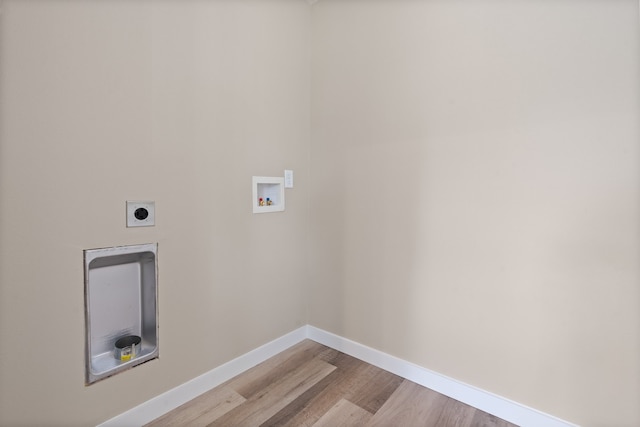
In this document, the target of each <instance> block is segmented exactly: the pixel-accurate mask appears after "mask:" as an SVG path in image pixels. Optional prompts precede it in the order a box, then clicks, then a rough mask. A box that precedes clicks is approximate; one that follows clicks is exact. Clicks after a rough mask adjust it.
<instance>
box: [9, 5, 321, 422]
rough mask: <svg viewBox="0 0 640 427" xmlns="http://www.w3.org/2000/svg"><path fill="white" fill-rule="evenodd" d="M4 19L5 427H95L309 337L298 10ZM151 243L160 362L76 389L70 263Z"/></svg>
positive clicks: (60, 8) (95, 9) (78, 323)
mask: <svg viewBox="0 0 640 427" xmlns="http://www.w3.org/2000/svg"><path fill="white" fill-rule="evenodd" d="M1 7H2V9H1V15H0V43H1V44H0V55H1V58H0V60H1V77H0V91H1V93H2V97H1V98H2V100H1V110H0V120H1V134H0V136H1V139H0V235H1V241H0V337H1V344H0V425H3V426H4V425H6V426H19V425H26V426H34V425H64V426H74V425H77V426H88V425H96V424H98V423H100V422H102V421H105V420H107V419H109V418H111V417H113V416H115V415H118V414H120V413H122V412H124V411H126V410H128V409H130V408H132V407H134V406H136V405H138V404H140V403H142V402H144V401H146V400H148V399H150V398H152V397H154V396H157V395H159V394H161V393H163V392H165V391H167V390H169V389H171V388H172V387H175V386H177V385H179V384H182V383H184V382H185V381H188V380H190V379H192V378H194V377H196V376H197V375H199V374H201V373H203V372H206V371H209V370H210V369H212V368H214V367H216V366H219V365H221V364H222V363H224V362H226V361H228V360H231V359H233V358H234V357H236V356H238V355H241V354H244V353H246V352H247V351H249V350H251V349H254V348H256V347H258V346H259V345H262V344H264V343H265V342H268V341H270V340H272V339H274V338H276V337H279V336H281V335H283V334H285V333H287V332H289V331H291V330H294V329H295V328H297V327H299V326H301V325H304V324H306V314H305V310H306V306H305V302H306V298H305V297H306V289H305V279H306V242H307V231H308V218H307V212H308V210H307V209H308V208H307V204H308V203H307V194H308V180H307V175H308V148H309V144H308V141H309V123H310V119H309V27H310V26H309V19H310V15H309V11H310V9H309V5H308V4H306V3H305V2H301V1H291V0H269V1H265V0H243V1H234V0H222V1H187V2H184V1H107V2H105V1H98V0H95V1H94V0H88V1H63V0H60V1H58V0H46V1H44V0H43V1H28V2H24V1H13V0H6V1H3V2H2V4H1ZM284 169H292V170H294V172H295V188H294V189H291V190H287V192H286V211H285V212H283V213H277V214H275V213H274V214H263V215H253V214H252V201H251V176H252V175H264V176H282V174H283V171H284ZM126 200H154V201H155V202H156V209H157V211H156V224H157V225H156V226H155V227H153V228H136V229H127V228H126V227H125V201H126ZM148 242H158V244H159V254H158V258H159V307H160V358H159V359H158V360H154V361H151V362H148V363H145V364H143V365H141V366H139V367H136V368H134V369H131V370H129V371H127V372H125V373H121V374H118V375H116V376H115V377H112V378H109V379H106V380H103V381H101V382H98V383H96V384H94V385H91V386H88V387H85V385H84V301H83V298H84V296H83V293H84V285H83V261H82V256H83V253H82V251H83V249H89V248H99V247H108V246H117V245H126V244H137V243H148Z"/></svg>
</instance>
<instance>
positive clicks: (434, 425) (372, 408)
mask: <svg viewBox="0 0 640 427" xmlns="http://www.w3.org/2000/svg"><path fill="white" fill-rule="evenodd" d="M147 426H149V427H161V426H203V427H204V426H224V427H229V426H250V427H253V426H263V427H266V426H292V427H299V426H314V427H339V426H367V427H374V426H375V427H381V426H393V427H414V426H415V427H418V426H420V427H516V426H514V424H510V423H508V422H506V421H504V420H501V419H499V418H496V417H494V416H492V415H489V414H487V413H485V412H482V411H480V410H477V409H475V408H472V407H471V406H468V405H465V404H463V403H460V402H458V401H456V400H453V399H450V398H448V397H446V396H443V395H441V394H439V393H436V392H434V391H432V390H429V389H427V388H424V387H422V386H419V385H417V384H415V383H413V382H411V381H409V380H406V379H403V378H401V377H399V376H397V375H394V374H392V373H390V372H387V371H384V370H382V369H380V368H377V367H375V366H373V365H370V364H368V363H365V362H363V361H361V360H358V359H355V358H353V357H351V356H348V355H346V354H344V353H341V352H339V351H336V350H333V349H331V348H328V347H325V346H323V345H321V344H318V343H316V342H314V341H310V340H305V341H302V342H301V343H299V344H297V345H295V346H293V347H291V348H290V349H288V350H286V351H284V352H282V353H280V354H278V355H276V356H274V357H272V358H271V359H269V360H267V361H265V362H264V363H261V364H260V365H258V366H256V367H254V368H252V369H250V370H248V371H246V372H244V373H242V374H241V375H239V376H237V377H235V378H233V379H231V380H229V381H227V382H226V383H224V384H222V385H220V386H218V387H216V388H214V389H212V390H210V391H208V392H207V393H205V394H203V395H201V396H199V397H197V398H196V399H194V400H192V401H190V402H187V403H185V404H184V405H182V406H180V407H179V408H177V409H175V410H173V411H171V412H169V413H168V414H166V415H164V416H162V417H160V418H158V419H157V420H155V421H153V422H151V423H149V424H147Z"/></svg>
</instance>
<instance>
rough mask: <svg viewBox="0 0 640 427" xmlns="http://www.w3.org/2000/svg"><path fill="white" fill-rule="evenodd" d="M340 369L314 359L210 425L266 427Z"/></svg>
mask: <svg viewBox="0 0 640 427" xmlns="http://www.w3.org/2000/svg"><path fill="white" fill-rule="evenodd" d="M335 369H336V367H335V366H333V365H330V364H328V363H326V362H323V361H321V360H318V359H312V360H310V361H308V362H306V363H304V364H302V365H300V366H299V367H298V368H296V369H294V370H293V371H291V372H289V373H288V374H286V375H284V376H283V377H282V378H280V379H278V380H276V381H275V382H273V383H272V384H270V385H267V386H266V387H265V388H264V389H262V390H260V391H259V392H256V393H254V394H253V395H252V396H251V397H250V398H249V399H247V401H246V402H244V403H243V404H241V405H239V406H236V407H235V408H234V409H232V410H231V411H229V412H227V413H226V414H224V415H223V416H222V417H220V418H218V419H216V420H215V421H214V422H212V423H211V424H209V425H210V426H212V427H213V426H224V427H228V426H247V427H254V426H258V425H260V424H262V423H263V422H264V421H266V420H268V419H269V418H271V417H272V416H273V415H274V414H276V413H277V412H278V411H280V410H281V409H282V408H284V407H285V406H287V405H288V404H289V403H291V402H292V401H293V400H295V399H296V398H297V397H298V396H300V395H301V394H302V393H304V392H305V391H306V390H308V389H309V388H310V387H312V386H313V385H314V384H316V383H317V382H318V381H320V380H322V379H323V378H324V377H326V376H327V375H329V374H330V373H331V372H333V371H334V370H335Z"/></svg>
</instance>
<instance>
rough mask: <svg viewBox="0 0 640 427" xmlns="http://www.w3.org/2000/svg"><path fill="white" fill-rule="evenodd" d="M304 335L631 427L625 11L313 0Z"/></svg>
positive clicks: (628, 28)
mask: <svg viewBox="0 0 640 427" xmlns="http://www.w3.org/2000/svg"><path fill="white" fill-rule="evenodd" d="M312 20H313V31H312V37H313V44H312V52H313V62H312V74H313V78H312V145H311V177H312V186H311V190H312V191H311V206H312V209H311V227H312V228H311V230H312V234H311V241H312V245H311V252H310V256H311V259H313V260H314V262H313V263H312V264H311V265H312V269H313V270H312V275H311V277H312V278H313V280H312V291H311V301H312V302H313V303H314V304H312V305H311V309H310V323H311V324H313V325H315V326H318V327H320V328H324V329H327V330H329V331H332V332H335V333H337V334H340V335H343V336H346V337H348V338H351V339H353V340H356V341H358V342H361V343H364V344H366V345H369V346H371V347H374V348H377V349H380V350H383V351H386V352H388V353H391V354H394V355H397V356H399V357H401V358H404V359H407V360H410V361H412V362H415V363H417V364H419V365H421V366H424V367H427V368H429V369H432V370H435V371H437V372H440V373H442V374H445V375H448V376H450V377H453V378H455V379H458V380H461V381H464V382H466V383H469V384H472V385H475V386H478V387H480V388H482V389H485V390H488V391H491V392H494V393H496V394H498V395H501V396H505V397H507V398H510V399H513V400H515V401H517V402H520V403H523V404H525V405H528V406H531V407H534V408H536V409H539V410H542V411H544V412H547V413H550V414H553V415H556V416H558V417H561V418H563V419H566V420H569V421H572V422H575V423H578V424H581V425H584V426H603V427H604V426H608V427H611V426H618V427H621V426H629V427H631V426H638V425H640V405H638V402H640V364H639V363H638V361H639V360H640V292H639V290H638V289H639V283H640V229H639V227H638V224H639V220H638V219H639V218H640V197H639V195H640V188H639V187H640V181H639V178H640V176H639V175H640V174H639V172H640V149H639V148H640V147H639V145H638V141H639V139H638V137H639V136H640V135H639V129H638V113H639V112H640V111H639V110H640V108H639V102H638V96H639V93H640V92H639V89H640V88H639V82H638V76H639V75H640V74H639V71H640V69H639V53H638V52H639V47H640V46H639V40H640V37H639V33H638V28H639V23H638V2H637V1H636V0H615V1H612V0H554V1H547V0H509V1H505V0H484V1H472V0H468V1H458V0H454V1H451V0H430V1H410V0H402V1H376V0H371V1H357V0H322V1H320V2H318V3H317V4H316V5H315V6H314V10H313V17H312Z"/></svg>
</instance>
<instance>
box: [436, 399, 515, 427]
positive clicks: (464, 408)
mask: <svg viewBox="0 0 640 427" xmlns="http://www.w3.org/2000/svg"><path fill="white" fill-rule="evenodd" d="M475 415H476V409H475V408H474V407H472V406H469V405H465V404H464V403H462V402H459V401H457V400H455V399H447V402H446V403H445V405H444V408H443V409H442V413H441V414H440V418H438V421H436V425H437V426H438V427H475V426H473V425H472V422H473V417H474V416H475ZM505 427H506V426H505Z"/></svg>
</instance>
